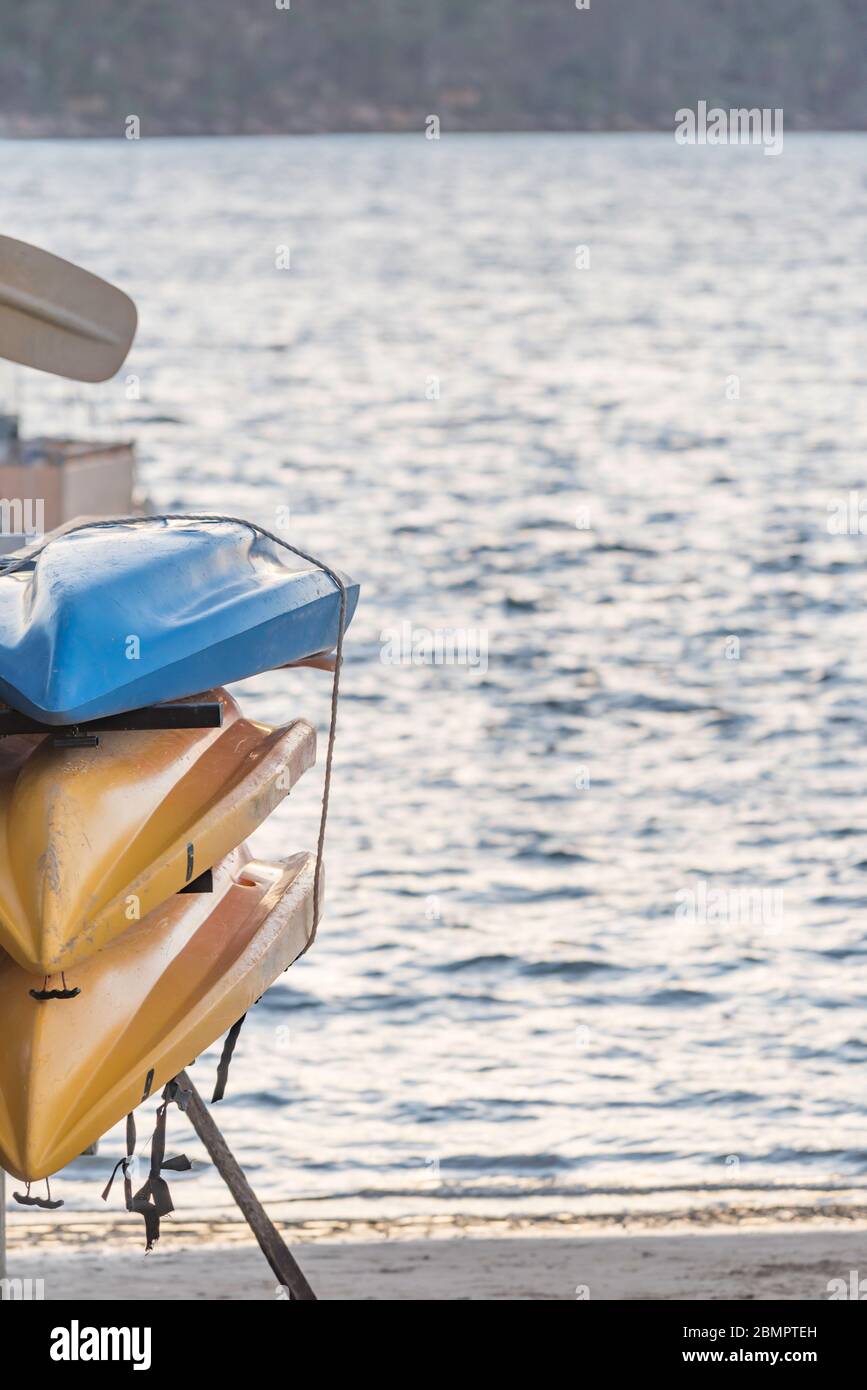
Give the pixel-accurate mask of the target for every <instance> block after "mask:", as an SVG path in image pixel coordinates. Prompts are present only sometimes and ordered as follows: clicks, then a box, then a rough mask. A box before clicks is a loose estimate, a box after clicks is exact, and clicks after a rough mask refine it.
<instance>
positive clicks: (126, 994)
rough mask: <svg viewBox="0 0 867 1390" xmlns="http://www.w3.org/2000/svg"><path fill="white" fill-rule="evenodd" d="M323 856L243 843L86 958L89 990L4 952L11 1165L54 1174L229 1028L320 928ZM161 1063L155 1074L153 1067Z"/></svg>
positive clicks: (2, 1002)
mask: <svg viewBox="0 0 867 1390" xmlns="http://www.w3.org/2000/svg"><path fill="white" fill-rule="evenodd" d="M314 875H315V856H314V855H313V854H298V855H294V856H293V857H292V858H290V859H287V860H286V861H285V862H283V863H281V864H277V865H269V864H263V863H260V862H258V861H253V860H249V859H248V858H247V856H246V853H245V852H243V851H236V852H235V853H233V854H232V855H231V856H229V857H228V858H227V859H226V860H224V861H223V862H222V863H221V864H220V865H219V866H218V867H217V869H216V870H215V874H214V893H213V895H201V896H183V897H179V898H174V899H172V901H171V902H170V903H169V904H167V905H165V906H164V907H162V908H160V909H158V910H157V911H156V912H154V913H151V914H150V916H149V917H147V918H145V919H144V920H143V921H142V922H140V923H138V924H137V925H136V926H135V927H133V928H131V929H130V931H129V932H128V933H127V934H126V935H125V936H124V937H123V938H121V939H120V940H119V941H117V942H115V944H114V945H112V946H110V947H108V948H107V949H106V950H105V951H103V952H101V953H100V954H99V955H98V956H95V957H94V958H93V959H91V960H89V961H88V962H87V963H86V964H85V965H83V966H82V967H81V969H80V973H79V976H78V983H79V984H80V985H81V989H82V992H81V994H80V995H79V996H78V997H77V998H75V999H71V1000H64V1001H62V1002H61V1001H51V1002H48V1003H38V1002H36V1001H35V1000H33V999H32V998H31V996H30V994H29V990H30V988H32V987H33V986H34V984H38V983H41V981H38V980H37V981H34V978H33V977H32V976H30V975H28V974H27V972H26V971H24V970H22V969H21V967H20V966H19V965H17V964H16V962H15V961H13V960H12V959H11V958H10V957H8V956H6V957H2V958H0V1017H2V1018H3V1021H4V1037H5V1039H6V1043H5V1045H4V1048H3V1049H2V1050H0V1167H2V1168H5V1169H6V1171H7V1172H9V1173H11V1174H13V1176H14V1177H16V1178H18V1179H20V1180H21V1181H23V1182H34V1181H36V1180H37V1179H39V1178H44V1177H50V1176H51V1174H52V1173H55V1172H57V1171H58V1169H60V1168H62V1167H63V1166H64V1165H65V1164H67V1163H69V1162H70V1161H71V1160H72V1159H74V1158H77V1157H78V1156H79V1155H80V1154H81V1153H83V1152H84V1150H85V1149H86V1148H88V1147H89V1146H90V1145H91V1144H93V1143H94V1142H95V1141H96V1140H98V1139H99V1138H101V1136H102V1135H103V1134H105V1133H106V1132H107V1131H108V1130H109V1129H111V1128H112V1127H113V1126H114V1125H115V1124H117V1123H118V1122H119V1121H120V1120H122V1119H123V1117H124V1116H125V1115H127V1114H128V1113H129V1112H130V1111H131V1110H133V1109H135V1107H136V1106H137V1105H139V1104H140V1103H141V1101H142V1100H143V1099H144V1098H145V1092H147V1093H148V1094H154V1093H158V1092H159V1090H160V1088H161V1087H162V1086H164V1085H165V1083H166V1082H167V1081H169V1080H171V1078H172V1077H174V1076H176V1075H177V1074H178V1072H179V1071H181V1070H183V1068H184V1067H186V1066H188V1065H189V1064H190V1062H191V1061H192V1060H193V1058H195V1057H196V1056H198V1054H199V1053H201V1052H202V1051H204V1050H205V1049H206V1048H208V1047H210V1046H211V1044H212V1043H213V1042H214V1041H215V1040H216V1039H217V1038H218V1037H220V1035H221V1034H223V1033H225V1032H226V1031H227V1030H228V1029H229V1028H231V1026H232V1025H233V1024H234V1023H235V1022H237V1020H238V1019H239V1018H241V1016H242V1015H243V1014H244V1013H245V1012H246V1011H247V1009H248V1008H249V1007H250V1006H251V1005H252V1004H253V1003H255V1001H256V1000H257V999H258V998H259V997H260V996H261V995H262V994H263V993H264V992H265V990H266V989H267V988H268V987H269V985H271V984H272V983H273V981H274V980H275V979H276V978H277V976H278V975H279V974H280V973H281V972H282V971H283V970H285V969H286V968H287V967H288V966H289V965H291V964H292V962H293V961H294V960H296V959H297V957H298V956H299V955H301V954H302V953H303V952H304V951H305V950H306V948H307V946H308V945H309V943H310V941H311V938H312V935H313V928H314V922H313V880H314ZM151 1074H152V1075H151Z"/></svg>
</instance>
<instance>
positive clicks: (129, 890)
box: [0, 690, 316, 975]
mask: <svg viewBox="0 0 867 1390" xmlns="http://www.w3.org/2000/svg"><path fill="white" fill-rule="evenodd" d="M208 698H209V699H214V700H217V701H219V702H220V704H221V705H222V708H223V725H222V728H219V729H173V730H153V731H138V732H132V733H110V734H105V735H103V736H102V738H101V740H100V743H99V746H98V747H96V748H54V747H52V746H51V739H50V736H32V735H28V736H22V737H16V738H10V739H6V740H3V741H2V743H0V948H2V949H4V950H6V951H7V952H8V953H9V954H10V955H11V956H12V957H13V958H14V959H15V960H16V961H17V962H18V964H19V965H20V966H21V967H22V968H23V969H24V970H27V971H30V972H31V973H33V974H40V973H41V974H42V975H52V974H55V973H56V972H58V971H61V970H62V971H67V970H70V969H72V968H74V967H77V966H79V965H80V964H81V963H82V962H83V961H85V960H87V959H88V957H89V956H92V955H93V954H94V953H95V952H97V951H99V950H101V949H102V948H103V947H105V946H106V945H108V944H109V943H110V942H111V941H113V940H114V939H115V938H117V937H118V936H120V935H121V934H122V933H123V932H125V931H127V930H128V929H129V928H130V926H131V925H132V924H134V923H135V922H137V921H139V920H141V919H142V918H143V917H145V916H146V915H147V914H148V913H149V912H151V911H152V910H153V909H154V908H156V907H158V906H159V905H160V904H161V903H162V902H164V901H165V900H166V899H168V898H170V897H171V896H172V895H173V894H175V893H177V892H179V891H180V890H181V889H183V888H184V887H185V886H186V885H187V884H189V883H191V882H192V881H194V880H195V879H196V878H197V877H198V876H199V875H200V874H201V873H202V872H203V871H204V870H206V869H210V868H212V867H213V865H214V864H216V863H218V862H219V860H220V859H222V858H223V856H224V855H226V854H227V853H228V852H229V851H230V850H232V849H234V848H235V847H236V846H237V845H239V844H240V843H241V842H242V841H243V840H245V839H246V838H247V837H248V836H249V835H250V834H251V833H252V832H253V830H254V829H255V828H256V827H257V826H258V825H260V824H261V823H262V821H263V820H265V818H266V817H267V816H268V815H269V814H270V812H271V811H272V810H273V809H274V807H275V806H276V805H277V804H278V803H279V802H280V801H281V800H282V799H283V797H284V796H286V795H287V793H288V791H289V790H290V789H291V787H292V786H293V785H294V783H295V782H296V781H297V780H298V778H299V777H300V776H301V775H302V774H303V773H304V772H305V771H306V770H307V769H308V768H309V767H311V766H312V765H313V763H314V761H315V756H316V735H315V732H314V730H313V729H312V728H311V727H310V725H309V724H307V723H305V722H304V721H303V720H296V721H294V722H293V723H292V724H289V725H287V726H285V727H283V728H278V729H272V728H270V727H269V726H268V725H265V724H259V723H256V722H254V721H252V720H248V719H244V718H243V717H242V716H241V713H240V710H239V709H238V706H237V704H236V703H235V701H234V700H233V699H232V698H231V696H229V695H228V694H227V693H226V692H225V691H224V690H216V691H211V692H208Z"/></svg>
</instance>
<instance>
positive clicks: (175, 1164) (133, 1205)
mask: <svg viewBox="0 0 867 1390" xmlns="http://www.w3.org/2000/svg"><path fill="white" fill-rule="evenodd" d="M188 1095H189V1092H187V1091H183V1090H181V1088H180V1086H179V1085H178V1084H177V1082H176V1081H170V1082H169V1083H168V1085H167V1086H166V1087H165V1089H164V1091H163V1094H162V1104H161V1105H159V1106H158V1107H157V1116H156V1124H155V1125H154V1132H153V1138H152V1139H151V1166H150V1172H149V1173H148V1175H147V1178H146V1179H145V1181H144V1183H143V1184H142V1186H141V1187H140V1188H139V1190H138V1192H133V1190H132V1180H131V1178H130V1175H129V1170H130V1165H131V1163H132V1159H133V1155H134V1153H135V1120H134V1118H133V1116H132V1114H129V1115H127V1118H126V1147H127V1153H126V1156H125V1157H124V1158H122V1159H121V1160H120V1162H119V1163H117V1164H115V1167H114V1172H113V1173H112V1175H111V1177H110V1178H109V1180H108V1184H107V1186H106V1188H105V1191H104V1192H103V1194H102V1196H103V1200H104V1201H105V1200H107V1199H108V1195H109V1193H110V1192H111V1186H112V1183H113V1182H114V1179H115V1177H116V1175H117V1172H118V1170H119V1169H123V1193H124V1204H125V1206H126V1209H127V1211H132V1212H136V1213H137V1214H138V1215H139V1216H141V1217H143V1218H144V1223H145V1241H146V1243H145V1254H149V1253H150V1251H151V1250H153V1248H154V1246H155V1245H156V1243H157V1241H158V1240H159V1238H160V1221H161V1220H162V1218H163V1217H164V1216H168V1215H169V1213H170V1212H173V1211H174V1209H175V1207H174V1203H173V1201H172V1194H171V1192H170V1191H169V1185H168V1183H167V1182H166V1180H165V1178H164V1177H163V1176H162V1174H163V1172H165V1171H166V1170H169V1171H170V1172H174V1173H184V1172H188V1171H189V1169H190V1168H192V1166H193V1165H192V1163H191V1162H190V1160H189V1159H188V1158H187V1156H186V1154H176V1155H175V1156H174V1157H173V1158H166V1112H167V1110H168V1108H169V1106H170V1105H171V1104H172V1103H173V1102H175V1103H176V1104H177V1105H179V1106H180V1108H181V1109H182V1110H184V1109H186V1098H187V1096H188Z"/></svg>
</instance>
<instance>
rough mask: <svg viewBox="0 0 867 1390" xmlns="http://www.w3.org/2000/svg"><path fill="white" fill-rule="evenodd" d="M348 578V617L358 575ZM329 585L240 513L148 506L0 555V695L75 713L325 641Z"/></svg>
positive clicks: (235, 672)
mask: <svg viewBox="0 0 867 1390" xmlns="http://www.w3.org/2000/svg"><path fill="white" fill-rule="evenodd" d="M340 578H341V580H342V581H343V583H344V584H345V586H346V600H347V603H346V622H347V624H348V623H349V621H350V619H351V618H352V615H353V613H354V612H355V607H356V604H357V602H358V585H357V584H355V583H354V582H353V581H352V580H351V579H347V578H345V576H343V575H341V576H340ZM339 614H340V592H339V589H338V588H337V585H336V584H335V583H334V580H333V579H331V578H330V576H329V575H328V574H327V573H326V572H325V571H324V570H322V569H319V568H311V567H310V566H308V565H305V563H304V562H303V561H302V560H300V559H299V558H298V557H297V556H295V555H293V554H292V553H291V552H290V551H288V550H286V549H285V548H284V547H283V546H282V545H280V543H279V542H278V541H277V540H275V539H271V538H268V537H266V536H264V535H262V534H260V533H258V532H257V531H256V530H254V529H253V528H252V527H251V526H247V525H245V524H244V523H243V522H240V521H234V520H230V519H226V520H219V519H215V520H213V521H211V520H207V521H200V520H196V519H192V518H191V519H189V520H188V519H186V518H184V519H182V520H177V519H167V518H161V517H154V518H150V517H149V518H146V519H144V520H143V521H141V522H129V521H122V522H117V523H112V524H111V525H106V524H105V523H103V524H101V525H90V526H84V527H82V528H81V529H79V530H75V531H69V532H65V533H62V534H59V535H57V536H55V537H54V538H53V539H50V540H48V541H47V542H45V543H44V544H43V545H42V546H41V547H40V548H38V549H37V550H35V551H34V552H32V554H31V557H30V558H29V559H24V560H23V561H22V560H21V559H20V558H19V557H13V556H8V557H6V560H5V561H4V562H0V698H2V699H3V700H4V701H5V702H6V703H7V704H9V705H11V706H12V707H13V709H16V710H19V711H21V712H22V713H24V714H27V715H29V716H30V717H31V718H33V719H38V720H41V721H42V722H43V723H47V724H77V723H80V722H83V721H85V720H89V719H101V718H104V717H106V716H108V715H112V714H121V713H125V712H126V711H128V710H134V709H139V708H140V707H142V706H145V705H152V704H157V703H159V702H161V701H164V700H173V699H179V698H180V697H182V696H185V695H195V694H198V693H199V692H200V691H202V690H208V689H211V688H212V687H214V686H218V685H227V684H228V683H229V682H230V681H236V680H243V679H244V678H245V677H247V676H253V675H256V674H258V673H259V672H260V671H269V670H272V669H273V668H274V667H276V666H283V665H285V664H286V663H288V662H292V661H300V660H302V659H304V658H305V657H309V656H313V655H315V654H317V653H320V652H327V651H330V650H331V648H332V647H333V646H334V645H335V643H336V641H337V634H338V624H339Z"/></svg>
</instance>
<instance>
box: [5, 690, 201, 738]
mask: <svg viewBox="0 0 867 1390" xmlns="http://www.w3.org/2000/svg"><path fill="white" fill-rule="evenodd" d="M222 727H223V706H222V705H221V704H220V702H219V700H177V701H169V702H167V703H166V704H162V705H146V706H145V707H144V708H143V709H134V710H129V711H128V712H127V713H126V714H111V715H107V716H106V718H104V719H89V720H87V721H86V722H85V723H82V724H64V725H58V724H43V723H42V722H41V721H40V720H39V719H31V718H30V716H29V715H27V714H20V713H19V712H18V710H15V709H0V738H7V737H9V736H10V735H11V734H48V735H49V736H50V738H51V742H52V746H53V747H54V748H96V747H97V745H98V743H99V737H98V735H99V734H102V733H106V734H107V733H136V732H138V731H143V730H153V729H221V728H222Z"/></svg>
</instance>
